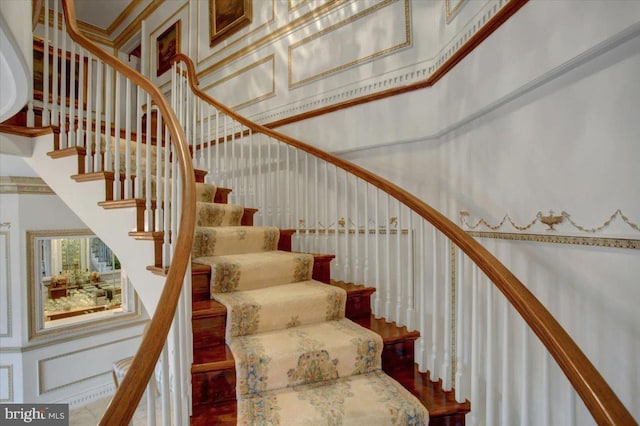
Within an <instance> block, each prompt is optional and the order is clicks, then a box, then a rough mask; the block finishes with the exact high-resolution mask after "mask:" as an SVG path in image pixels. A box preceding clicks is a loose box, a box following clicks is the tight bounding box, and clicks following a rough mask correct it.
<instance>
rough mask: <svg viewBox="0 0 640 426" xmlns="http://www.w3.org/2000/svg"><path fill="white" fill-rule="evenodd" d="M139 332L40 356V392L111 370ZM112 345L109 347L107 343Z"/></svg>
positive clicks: (50, 390) (49, 390) (68, 384)
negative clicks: (116, 339) (114, 357)
mask: <svg viewBox="0 0 640 426" xmlns="http://www.w3.org/2000/svg"><path fill="white" fill-rule="evenodd" d="M138 338H139V337H138V336H133V337H129V338H126V339H122V340H119V341H115V342H109V343H107V344H103V345H98V346H93V347H90V348H86V349H81V350H77V351H74V352H68V353H64V354H61V355H56V356H52V357H49V358H44V359H41V360H38V393H39V394H40V395H42V394H45V393H47V392H52V391H55V390H58V389H61V388H63V387H66V386H71V385H73V384H75V383H78V382H81V381H83V380H89V379H91V378H94V377H98V376H101V375H103V374H107V373H110V372H111V365H112V363H113V361H115V359H113V356H114V354H116V353H125V352H127V348H130V347H131V346H132V344H133V345H136V346H137V343H132V341H133V340H137V339H138ZM107 346H108V347H109V348H108V350H105V347H107Z"/></svg>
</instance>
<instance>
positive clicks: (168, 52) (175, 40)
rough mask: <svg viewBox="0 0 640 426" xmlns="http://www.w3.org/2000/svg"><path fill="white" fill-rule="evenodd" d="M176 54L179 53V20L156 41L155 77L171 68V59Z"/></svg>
mask: <svg viewBox="0 0 640 426" xmlns="http://www.w3.org/2000/svg"><path fill="white" fill-rule="evenodd" d="M177 53H180V20H178V21H176V22H175V23H174V24H173V25H171V26H170V27H169V28H167V29H166V30H165V31H164V32H163V33H162V34H160V35H159V36H158V38H157V39H156V64H157V73H156V76H157V77H160V76H161V75H162V74H164V73H165V72H166V71H167V70H169V69H170V68H171V59H172V58H173V57H174V56H175V55H176V54H177Z"/></svg>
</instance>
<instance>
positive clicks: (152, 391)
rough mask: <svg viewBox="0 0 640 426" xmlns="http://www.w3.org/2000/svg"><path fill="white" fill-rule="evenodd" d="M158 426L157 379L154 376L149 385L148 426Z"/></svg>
mask: <svg viewBox="0 0 640 426" xmlns="http://www.w3.org/2000/svg"><path fill="white" fill-rule="evenodd" d="M155 425H156V378H155V376H154V375H153V374H152V375H151V379H149V383H147V426H155Z"/></svg>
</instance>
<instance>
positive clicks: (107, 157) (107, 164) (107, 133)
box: [104, 65, 119, 172]
mask: <svg viewBox="0 0 640 426" xmlns="http://www.w3.org/2000/svg"><path fill="white" fill-rule="evenodd" d="M111 70H112V68H111V67H110V66H106V65H105V76H104V79H105V93H106V94H107V96H106V98H105V104H106V105H105V111H104V137H105V147H104V170H106V171H108V172H111V171H113V166H112V160H111V150H112V149H113V148H112V147H111V99H112V98H113V96H112V91H111V79H112V78H113V77H112V75H111ZM114 136H115V140H118V139H119V138H118V134H117V133H115V134H114Z"/></svg>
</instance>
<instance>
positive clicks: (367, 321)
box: [354, 315, 420, 343]
mask: <svg viewBox="0 0 640 426" xmlns="http://www.w3.org/2000/svg"><path fill="white" fill-rule="evenodd" d="M354 322H356V323H357V324H360V325H361V326H363V327H365V328H368V329H369V330H371V331H375V332H376V333H378V334H379V335H380V336H382V341H383V342H384V343H393V342H399V341H407V340H416V339H417V338H419V337H420V332H418V331H408V330H407V327H404V326H402V327H400V326H398V325H396V323H395V322H386V321H385V320H384V318H376V317H375V316H373V315H371V317H370V318H362V319H357V320H355V321H354Z"/></svg>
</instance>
